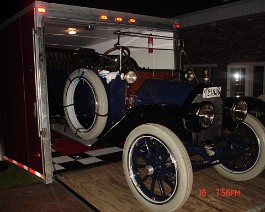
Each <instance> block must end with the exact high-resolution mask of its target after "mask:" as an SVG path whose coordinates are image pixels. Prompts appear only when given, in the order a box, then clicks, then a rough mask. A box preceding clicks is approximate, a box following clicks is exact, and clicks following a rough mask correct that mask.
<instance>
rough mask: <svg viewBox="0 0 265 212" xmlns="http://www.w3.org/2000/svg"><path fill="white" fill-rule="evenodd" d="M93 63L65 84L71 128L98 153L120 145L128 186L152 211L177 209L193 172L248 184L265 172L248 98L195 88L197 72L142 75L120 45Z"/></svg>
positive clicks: (261, 136)
mask: <svg viewBox="0 0 265 212" xmlns="http://www.w3.org/2000/svg"><path fill="white" fill-rule="evenodd" d="M115 52H118V53H116V54H114V55H113V54H112V55H110V54H111V53H115ZM80 55H82V56H80ZM75 56H76V58H77V60H79V64H80V63H81V62H82V61H84V54H83V53H82V54H79V56H78V54H77V55H75ZM92 57H94V59H95V61H97V62H95V64H97V65H94V66H93V67H86V68H77V69H76V70H75V71H73V72H72V73H71V74H70V75H69V76H68V78H67V80H66V84H65V87H64V96H63V106H64V113H65V117H66V120H67V123H68V126H69V127H70V129H71V130H72V131H73V132H74V133H75V135H76V136H77V137H79V138H81V139H84V140H94V144H93V146H94V147H102V146H115V145H123V159H122V160H123V169H124V173H125V177H126V180H127V183H128V185H129V187H130V189H131V191H132V193H133V194H134V196H135V197H136V198H137V199H138V200H139V202H141V203H142V204H143V205H145V206H146V207H148V208H149V209H151V210H156V211H172V210H176V209H178V208H180V207H181V206H182V205H183V204H184V203H185V202H186V200H187V199H188V197H189V195H190V193H191V190H192V184H193V171H198V170H201V169H204V168H208V167H214V168H215V169H216V170H217V171H218V172H219V173H220V174H222V175H223V176H225V177H227V178H229V179H232V180H236V181H244V180H249V179H252V178H254V177H256V176H258V175H259V174H260V173H261V172H262V171H263V170H264V168H265V158H264V157H265V154H264V151H265V146H264V145H265V129H264V126H263V125H262V124H261V122H260V121H259V120H258V119H257V118H256V117H255V116H253V115H251V114H250V113H248V104H247V102H248V99H247V98H224V97H223V96H222V94H221V87H218V86H214V85H211V84H210V83H199V82H196V81H191V80H190V79H193V78H194V76H193V73H192V72H187V73H183V72H182V71H180V70H163V69H159V70H158V69H148V68H143V67H139V66H138V65H137V62H136V61H135V60H134V59H133V58H132V57H130V50H129V49H128V48H127V47H124V46H121V45H115V47H114V48H112V49H110V50H108V51H106V52H105V53H104V54H102V55H99V54H97V53H95V54H94V56H91V54H90V55H89V58H90V59H91V58H92ZM80 58H81V59H80ZM80 61H81V62H80ZM77 63H78V62H77ZM183 76H184V77H183ZM181 79H182V80H181ZM124 141H125V142H124Z"/></svg>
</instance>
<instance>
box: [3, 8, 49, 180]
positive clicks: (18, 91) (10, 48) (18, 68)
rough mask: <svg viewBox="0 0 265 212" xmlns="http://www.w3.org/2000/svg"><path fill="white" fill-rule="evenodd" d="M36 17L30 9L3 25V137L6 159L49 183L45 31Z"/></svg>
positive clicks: (32, 9) (4, 156)
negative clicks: (42, 43)
mask: <svg viewBox="0 0 265 212" xmlns="http://www.w3.org/2000/svg"><path fill="white" fill-rule="evenodd" d="M34 17H35V11H34V8H33V6H30V7H28V8H26V9H25V10H23V11H22V12H20V13H19V14H18V16H16V17H13V18H12V19H10V21H8V22H6V23H4V24H3V25H1V26H0V30H1V33H0V40H1V44H0V52H1V53H0V56H1V60H0V102H1V103H0V104H1V105H0V106H1V113H0V115H1V119H0V120H1V128H2V133H1V134H0V135H1V143H2V145H1V146H2V149H3V156H2V157H3V158H4V159H6V160H9V161H10V162H12V163H14V164H16V165H18V166H20V167H22V168H24V169H26V170H28V171H29V172H31V173H32V174H34V175H37V176H38V177H40V178H41V179H42V180H44V181H45V182H46V183H49V182H51V177H52V170H51V164H52V163H51V152H50V150H49V149H50V138H49V135H50V133H49V128H48V127H49V126H47V125H45V124H43V123H47V121H48V117H47V114H48V110H47V108H45V107H44V106H42V104H44V105H47V100H46V102H45V101H44V102H42V100H43V98H44V96H45V95H46V94H47V93H45V91H43V89H44V87H45V84H46V82H45V79H43V76H42V74H40V72H41V70H40V65H39V63H42V64H43V63H44V62H43V52H41V51H40V48H37V47H38V45H39V42H40V41H39V40H40V39H39V38H40V36H39V35H40V34H41V32H39V31H38V30H39V29H38V28H37V26H36V22H35V20H34ZM46 92H47V91H46ZM46 99H47V98H46ZM45 110H46V111H45ZM43 111H45V112H43ZM40 114H41V115H40ZM48 150H49V151H48ZM47 167H48V168H47Z"/></svg>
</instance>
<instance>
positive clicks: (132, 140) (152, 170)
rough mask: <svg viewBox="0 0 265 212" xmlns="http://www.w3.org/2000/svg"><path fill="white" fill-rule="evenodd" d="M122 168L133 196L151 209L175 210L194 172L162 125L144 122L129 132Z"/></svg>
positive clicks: (179, 144)
mask: <svg viewBox="0 0 265 212" xmlns="http://www.w3.org/2000/svg"><path fill="white" fill-rule="evenodd" d="M123 168H124V173H125V177H126V180H127V183H128V185H129V187H130V189H131V190H132V192H133V194H134V195H135V197H136V198H137V199H138V201H140V202H141V203H142V204H143V205H145V206H146V207H148V208H150V209H151V210H157V211H171V210H176V209H178V208H180V207H181V206H182V205H183V204H184V203H185V202H186V200H187V198H188V197H189V195H190V192H191V188H192V178H193V177H192V176H193V175H192V169H191V163H190V159H189V156H188V153H187V152H186V149H185V147H184V146H183V144H182V142H181V141H180V140H179V139H178V137H177V136H176V135H175V134H174V133H173V132H171V131H170V130H169V129H168V128H166V127H164V126H161V125H156V124H144V125H141V126H139V127H137V128H136V129H134V130H133V131H132V132H131V133H130V135H129V136H128V138H127V139H126V143H125V147H124V151H123Z"/></svg>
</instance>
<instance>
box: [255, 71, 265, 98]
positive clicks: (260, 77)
mask: <svg viewBox="0 0 265 212" xmlns="http://www.w3.org/2000/svg"><path fill="white" fill-rule="evenodd" d="M263 93H264V66H254V72H253V96H254V97H258V96H259V95H261V94H263Z"/></svg>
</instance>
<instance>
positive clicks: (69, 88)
mask: <svg viewBox="0 0 265 212" xmlns="http://www.w3.org/2000/svg"><path fill="white" fill-rule="evenodd" d="M82 81H83V82H85V83H87V85H88V86H89V88H90V89H91V91H90V92H91V93H92V94H93V95H92V97H91V98H92V99H93V103H91V104H94V107H95V109H94V111H93V122H92V123H91V126H89V127H84V126H83V125H82V124H81V123H80V121H79V120H78V118H77V116H76V111H75V106H74V103H75V102H74V95H75V91H76V87H77V85H78V84H79V83H80V82H82ZM63 104H64V113H65V117H66V120H67V123H68V125H69V127H70V129H71V130H72V131H73V132H74V133H75V134H76V136H78V137H80V138H82V139H84V140H91V139H95V138H97V137H98V136H99V135H100V133H101V132H102V131H103V129H104V127H105V125H106V122H107V113H108V98H107V94H106V91H105V88H104V85H103V83H102V82H101V80H100V79H99V77H98V76H97V75H96V74H95V73H94V72H93V71H91V70H87V69H83V68H81V69H78V70H75V71H74V72H72V73H71V74H70V76H69V80H67V82H66V84H65V87H64V96H63Z"/></svg>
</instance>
